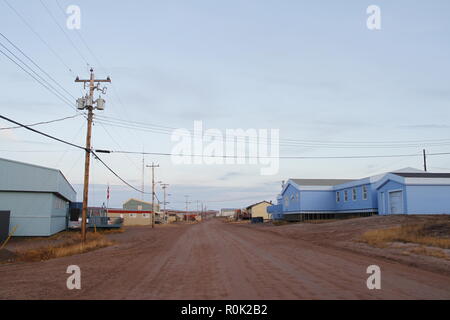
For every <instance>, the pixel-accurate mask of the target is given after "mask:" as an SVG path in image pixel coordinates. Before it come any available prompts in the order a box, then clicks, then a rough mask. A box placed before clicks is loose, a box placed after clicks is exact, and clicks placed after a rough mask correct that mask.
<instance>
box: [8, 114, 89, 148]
mask: <svg viewBox="0 0 450 320" xmlns="http://www.w3.org/2000/svg"><path fill="white" fill-rule="evenodd" d="M0 118H1V119H3V120H6V121H9V122H11V123H14V124H15V125H18V126H20V127H23V128H24V129H27V130H30V131H32V132H34V133H37V134H40V135H41V136H44V137H47V138H50V139H53V140H56V141H59V142H62V143H65V144H67V145H69V146H72V147H75V148H78V149H81V150H86V151H89V150H87V149H86V148H85V147H82V146H79V145H76V144H74V143H72V142H68V141H65V140H63V139H60V138H57V137H54V136H52V135H49V134H47V133H44V132H42V131H39V130H36V129H33V128H30V127H29V126H27V125H25V124H22V123H19V122H17V121H14V120H12V119H9V118H7V117H5V116H2V115H0Z"/></svg>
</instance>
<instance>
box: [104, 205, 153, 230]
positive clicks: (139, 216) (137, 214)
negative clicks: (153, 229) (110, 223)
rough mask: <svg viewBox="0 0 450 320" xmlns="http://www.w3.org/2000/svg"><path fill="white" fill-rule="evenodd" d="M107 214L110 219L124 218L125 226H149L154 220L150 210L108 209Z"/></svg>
mask: <svg viewBox="0 0 450 320" xmlns="http://www.w3.org/2000/svg"><path fill="white" fill-rule="evenodd" d="M107 214H108V217H110V218H122V219H123V225H124V226H148V225H151V224H152V218H153V215H152V211H150V210H148V211H147V210H128V209H108V210H107ZM156 218H157V217H156V216H155V222H156Z"/></svg>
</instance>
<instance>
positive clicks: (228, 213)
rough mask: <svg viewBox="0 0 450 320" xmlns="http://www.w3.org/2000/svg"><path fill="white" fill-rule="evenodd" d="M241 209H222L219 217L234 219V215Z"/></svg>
mask: <svg viewBox="0 0 450 320" xmlns="http://www.w3.org/2000/svg"><path fill="white" fill-rule="evenodd" d="M238 210H239V209H236V208H223V209H220V213H219V214H218V215H217V216H218V217H228V218H230V217H234V215H235V214H236V213H237V212H238Z"/></svg>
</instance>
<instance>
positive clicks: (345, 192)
mask: <svg viewBox="0 0 450 320" xmlns="http://www.w3.org/2000/svg"><path fill="white" fill-rule="evenodd" d="M344 201H348V191H347V190H345V191H344Z"/></svg>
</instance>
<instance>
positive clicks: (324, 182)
mask: <svg viewBox="0 0 450 320" xmlns="http://www.w3.org/2000/svg"><path fill="white" fill-rule="evenodd" d="M278 199H279V200H278V203H277V205H273V206H271V207H269V208H268V212H269V213H271V212H272V214H274V213H275V214H277V217H279V218H283V219H286V220H290V221H303V220H307V219H321V218H339V217H345V216H369V215H373V214H449V213H450V173H428V172H424V171H420V170H416V169H411V168H408V169H403V170H400V171H396V172H390V173H385V174H381V175H377V176H373V177H367V178H363V179H359V180H348V179H290V180H288V181H287V183H285V184H284V185H283V188H282V191H281V194H280V195H279V196H278Z"/></svg>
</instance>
